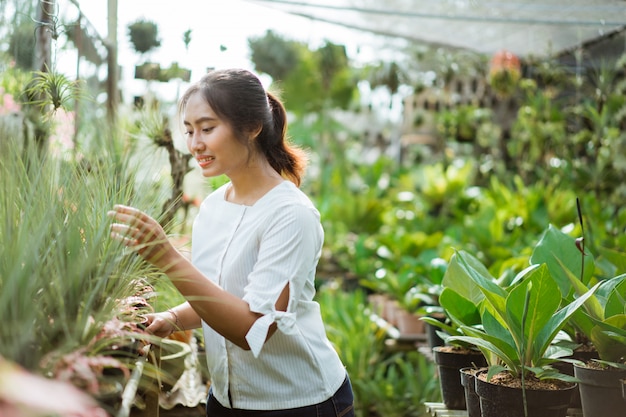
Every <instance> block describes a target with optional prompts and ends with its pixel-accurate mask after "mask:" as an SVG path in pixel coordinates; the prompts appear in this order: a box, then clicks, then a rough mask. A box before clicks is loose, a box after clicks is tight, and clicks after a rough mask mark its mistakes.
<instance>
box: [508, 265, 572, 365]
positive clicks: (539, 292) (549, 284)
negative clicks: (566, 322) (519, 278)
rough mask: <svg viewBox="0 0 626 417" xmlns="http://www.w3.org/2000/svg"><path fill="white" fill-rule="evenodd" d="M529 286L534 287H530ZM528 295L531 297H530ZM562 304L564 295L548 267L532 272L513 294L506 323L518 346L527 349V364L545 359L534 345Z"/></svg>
mask: <svg viewBox="0 0 626 417" xmlns="http://www.w3.org/2000/svg"><path fill="white" fill-rule="evenodd" d="M528 283H530V284H531V285H530V286H529V285H528ZM528 292H530V294H527V293H528ZM527 295H529V298H528V300H529V302H528V312H527V314H526V322H525V323H524V329H522V328H521V326H522V316H523V314H524V302H525V299H526V296H527ZM560 303H561V295H560V293H559V289H558V286H557V285H556V283H555V282H554V280H553V279H552V277H551V276H550V272H549V271H548V268H547V266H546V265H545V264H543V265H541V266H540V267H539V268H537V269H535V270H533V271H532V273H531V274H530V276H529V277H527V279H526V280H525V281H523V282H522V283H520V284H519V285H517V286H516V287H515V288H514V289H513V290H511V293H510V294H509V297H508V298H507V301H506V312H507V322H508V325H509V330H510V332H511V334H512V335H513V337H514V338H515V339H516V341H517V342H516V344H517V346H518V347H520V346H522V345H524V346H525V348H524V355H525V356H526V358H527V359H525V360H524V362H525V363H526V364H527V365H529V364H530V363H531V362H532V359H530V356H536V357H540V356H542V355H543V353H544V352H543V351H540V350H538V347H537V346H536V345H535V339H536V338H537V335H538V334H539V332H540V331H541V330H542V329H543V327H544V326H545V325H546V323H548V321H549V320H550V318H551V317H552V315H553V314H554V313H555V312H556V311H557V309H558V308H559V304H560ZM522 330H523V333H522ZM541 348H543V347H541Z"/></svg>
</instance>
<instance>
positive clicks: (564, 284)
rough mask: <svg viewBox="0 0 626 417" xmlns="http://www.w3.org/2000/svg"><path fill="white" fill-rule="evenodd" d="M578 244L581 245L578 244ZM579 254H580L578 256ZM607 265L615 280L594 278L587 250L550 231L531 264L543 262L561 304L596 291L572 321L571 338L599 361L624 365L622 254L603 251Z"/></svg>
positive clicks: (625, 323) (595, 271)
mask: <svg viewBox="0 0 626 417" xmlns="http://www.w3.org/2000/svg"><path fill="white" fill-rule="evenodd" d="M578 242H581V241H578ZM581 250H582V251H583V252H584V254H583V252H581ZM602 252H603V254H604V256H605V257H606V258H607V259H606V260H607V262H610V263H613V264H614V265H615V271H616V273H617V275H615V276H609V277H607V276H602V275H601V274H598V272H599V271H601V270H599V269H598V268H596V266H595V265H596V263H595V262H594V257H593V255H592V254H591V253H590V252H589V249H586V248H584V247H580V243H579V244H578V245H577V241H576V239H574V238H573V237H571V236H569V235H567V234H565V233H563V232H561V231H559V230H558V229H556V228H553V227H550V228H549V229H548V230H547V231H546V232H545V234H544V235H543V236H542V239H541V241H540V242H539V244H538V245H537V247H536V248H535V250H534V252H533V255H532V258H531V260H533V262H545V263H546V264H547V266H548V268H550V271H551V273H552V276H553V277H554V279H555V282H556V283H558V287H559V290H560V292H559V294H560V295H561V297H562V300H563V301H562V302H563V303H567V302H570V300H573V299H574V298H575V297H580V295H581V294H584V293H586V292H587V291H589V288H590V287H592V286H594V287H598V290H597V291H596V293H595V294H594V296H592V297H591V298H590V299H589V300H588V301H587V302H586V303H585V304H584V306H583V309H582V311H581V313H580V314H577V315H575V316H574V317H572V319H571V320H570V321H571V326H572V328H573V329H574V330H575V332H574V334H573V336H574V338H575V339H574V340H576V341H577V342H584V341H585V340H582V341H581V340H578V339H576V336H584V337H585V339H586V340H588V341H589V342H590V343H591V345H592V346H593V347H595V348H596V350H597V351H598V355H599V357H600V359H601V360H604V361H608V362H616V363H624V361H625V360H626V309H625V307H624V306H625V305H626V304H625V303H624V301H625V300H626V273H625V272H626V270H625V269H624V265H625V263H626V254H625V253H623V252H618V251H614V250H603V251H602Z"/></svg>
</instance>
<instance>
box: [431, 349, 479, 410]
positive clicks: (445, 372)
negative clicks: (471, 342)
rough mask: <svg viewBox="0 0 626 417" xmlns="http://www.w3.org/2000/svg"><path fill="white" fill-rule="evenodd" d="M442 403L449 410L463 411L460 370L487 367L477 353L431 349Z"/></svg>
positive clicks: (463, 399)
mask: <svg viewBox="0 0 626 417" xmlns="http://www.w3.org/2000/svg"><path fill="white" fill-rule="evenodd" d="M433 355H434V357H435V363H436V364H437V372H438V374H439V385H440V388H441V397H442V400H443V403H444V404H445V405H446V407H447V408H448V409H449V410H465V409H466V404H465V389H464V388H463V385H461V375H460V370H461V369H462V368H468V367H483V366H487V361H486V360H485V357H484V356H483V354H482V353H481V352H479V351H473V350H469V349H463V350H460V349H457V350H451V347H450V346H437V347H434V348H433Z"/></svg>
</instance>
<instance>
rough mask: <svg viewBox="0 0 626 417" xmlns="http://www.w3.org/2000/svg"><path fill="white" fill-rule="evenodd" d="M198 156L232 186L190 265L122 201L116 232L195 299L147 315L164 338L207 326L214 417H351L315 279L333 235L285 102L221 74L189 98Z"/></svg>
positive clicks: (214, 203) (198, 229)
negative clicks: (307, 177)
mask: <svg viewBox="0 0 626 417" xmlns="http://www.w3.org/2000/svg"><path fill="white" fill-rule="evenodd" d="M180 114H181V116H182V119H183V124H184V126H185V131H186V132H185V135H186V138H187V146H188V148H189V151H190V152H191V153H192V154H193V156H194V157H195V159H196V161H197V163H198V166H199V167H200V169H201V170H202V174H203V175H204V176H205V177H213V176H217V175H222V174H224V175H226V176H227V177H228V178H229V180H230V181H229V182H228V183H227V184H225V185H224V186H222V187H220V188H219V189H217V190H215V191H214V192H213V193H211V194H210V195H209V196H208V197H207V198H206V199H205V201H204V202H203V203H202V205H201V207H200V210H199V213H198V216H197V218H196V219H195V221H194V225H193V231H192V242H193V247H192V260H191V262H190V261H188V260H187V259H186V258H185V257H184V256H183V255H182V254H181V253H179V252H178V251H177V250H176V249H175V248H174V247H173V246H172V245H171V244H170V243H169V241H168V239H167V237H166V235H165V233H164V231H163V229H162V228H161V226H160V225H159V224H158V223H157V222H156V221H155V220H154V219H152V218H151V217H149V216H148V215H147V214H145V213H143V212H141V211H139V210H137V209H135V208H132V207H127V206H122V205H118V206H115V209H114V210H113V211H111V212H110V213H109V215H110V216H112V217H113V218H114V221H115V223H113V224H112V226H111V234H112V236H113V237H114V238H116V239H118V240H120V241H122V242H123V243H124V244H125V245H126V246H129V247H131V248H133V249H134V250H136V251H137V252H138V253H139V254H140V255H141V256H142V257H143V258H144V259H145V260H146V261H148V262H150V263H152V264H153V265H155V266H156V267H158V268H160V269H161V270H162V271H163V272H164V273H165V274H167V276H168V277H169V279H170V280H171V281H172V282H173V284H174V285H175V286H176V288H177V289H178V290H179V291H180V292H181V294H182V295H183V296H184V297H185V298H186V300H187V302H185V303H184V304H181V305H179V306H176V307H175V308H172V309H171V310H168V311H166V312H161V313H156V314H154V315H151V316H150V317H149V326H148V328H147V329H148V331H150V332H152V333H153V334H155V335H157V336H161V337H166V336H168V335H170V334H171V333H172V332H173V331H175V330H178V329H192V328H196V327H200V326H202V328H203V331H204V338H205V346H206V352H207V359H208V364H209V373H210V375H211V389H210V392H209V398H208V400H207V416H209V417H221V416H297V417H307V416H353V415H354V411H353V397H352V388H351V386H350V381H349V378H348V376H347V374H346V371H345V368H344V366H343V364H342V363H341V361H340V359H339V357H338V355H337V353H336V352H335V350H334V349H333V347H332V346H331V344H330V343H329V341H328V339H327V337H326V334H325V330H324V325H323V323H322V319H321V315H320V311H319V305H318V304H317V303H316V302H314V301H313V296H314V294H315V288H314V278H315V270H316V267H317V262H318V260H319V257H320V254H321V249H322V243H323V237H324V233H323V230H322V227H321V224H320V220H319V213H318V211H317V210H316V209H315V207H314V206H313V204H312V203H311V201H310V200H309V199H308V198H307V197H306V196H305V195H304V194H303V193H302V192H301V191H300V190H299V188H298V186H299V185H300V180H301V175H302V173H303V169H304V166H305V159H304V155H303V153H301V151H300V150H299V149H297V148H295V147H292V146H290V145H289V143H288V142H287V140H286V131H287V118H286V113H285V108H284V107H283V105H282V103H281V102H280V101H279V100H278V99H277V98H276V97H275V96H274V95H272V94H271V93H268V92H266V91H265V90H264V88H263V86H262V84H261V82H260V81H259V79H258V78H257V77H256V76H255V75H254V74H252V73H251V72H249V71H246V70H236V69H233V70H220V71H213V72H210V73H208V74H206V75H205V76H204V77H203V78H202V79H201V80H200V81H199V82H198V83H196V84H194V85H192V86H191V87H190V88H189V89H188V90H187V91H186V92H185V94H184V96H183V97H182V99H181V102H180Z"/></svg>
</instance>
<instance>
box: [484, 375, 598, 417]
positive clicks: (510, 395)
mask: <svg viewBox="0 0 626 417" xmlns="http://www.w3.org/2000/svg"><path fill="white" fill-rule="evenodd" d="M484 373H486V371H481V372H480V373H479V374H478V375H477V376H476V386H475V388H476V394H477V395H478V396H479V397H480V410H481V416H482V417H503V416H506V417H524V416H525V412H524V395H523V392H522V389H521V388H513V387H508V386H505V385H499V384H494V383H491V382H488V381H486V380H484V379H483V378H481V377H480V375H482V374H484ZM575 389H576V384H572V385H571V386H569V387H567V388H563V389H555V390H531V389H527V390H526V408H527V412H528V416H529V417H565V416H566V415H567V409H568V407H569V403H570V400H571V397H572V392H573V391H574V390H575ZM585 417H588V416H586V415H585ZM605 417H606V416H605Z"/></svg>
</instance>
